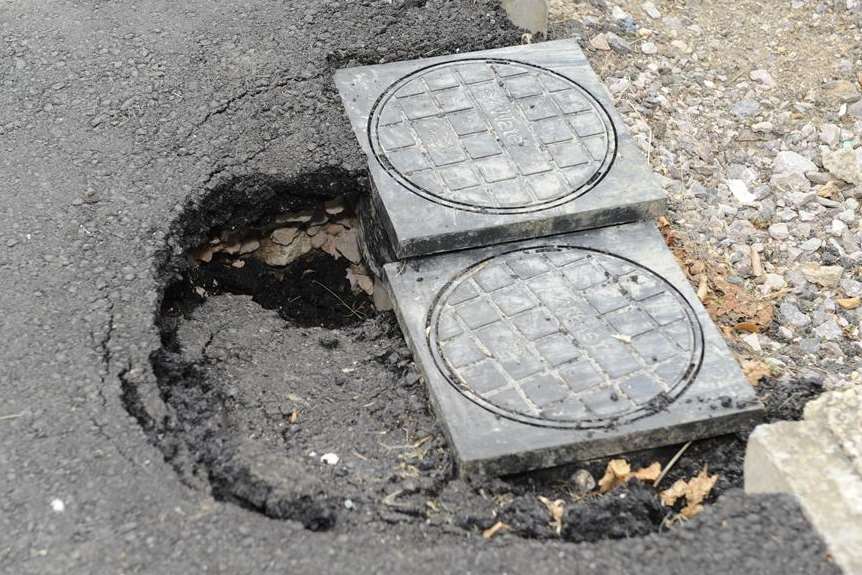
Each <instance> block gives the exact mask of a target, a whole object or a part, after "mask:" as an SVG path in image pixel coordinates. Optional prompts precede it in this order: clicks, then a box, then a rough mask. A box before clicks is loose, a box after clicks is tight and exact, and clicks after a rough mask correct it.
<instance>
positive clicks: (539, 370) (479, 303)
mask: <svg viewBox="0 0 862 575" xmlns="http://www.w3.org/2000/svg"><path fill="white" fill-rule="evenodd" d="M511 264H515V266H514V267H513V266H512V265H511ZM639 278H640V279H639ZM459 306H464V307H460V308H459ZM450 310H455V311H453V312H452V313H450ZM461 310H463V311H461ZM483 314H484V315H483ZM489 314H490V315H489ZM590 314H592V317H591V316H590ZM494 317H496V319H492V318H494ZM543 322H544V323H543ZM570 328H575V329H570ZM577 328H580V330H581V331H578V329H577ZM603 331H604V332H606V333H604V334H603V333H602V332H603ZM612 331H617V332H618V333H617V334H611V335H608V333H609V332H612ZM591 333H592V335H591ZM426 334H427V340H428V347H429V349H430V351H431V354H432V357H433V360H434V362H435V364H436V367H437V369H438V370H439V372H440V373H441V374H442V375H443V376H444V378H445V379H446V381H447V382H448V383H449V384H450V385H451V386H452V387H453V388H455V389H456V390H457V391H458V392H459V393H460V394H462V395H463V396H464V397H466V398H467V399H469V400H470V401H472V402H474V403H476V404H477V405H479V406H481V407H483V408H484V409H486V410H488V411H490V412H492V413H495V414H497V415H499V416H502V417H505V418H508V419H511V420H514V421H518V422H521V423H526V424H530V425H535V426H541V427H553V428H563V429H589V428H606V427H609V426H612V425H617V424H624V423H629V422H632V421H634V420H636V419H640V418H641V417H645V416H648V415H650V414H652V413H654V412H655V411H657V410H659V409H661V408H663V407H666V406H667V405H668V404H670V403H672V402H673V401H675V400H676V399H677V398H678V397H679V396H680V395H681V394H682V393H683V392H684V391H685V389H686V388H687V387H688V386H689V385H690V384H691V383H692V382H693V381H694V379H695V377H696V376H697V373H698V371H699V369H700V366H701V364H702V362H703V354H704V335H703V330H702V326H701V325H700V322H699V321H698V319H697V315H696V312H695V310H694V309H693V307H692V306H691V304H690V303H689V302H688V300H686V298H685V297H684V296H683V295H682V293H681V292H680V291H679V290H678V289H677V288H676V287H675V286H673V285H672V284H671V283H670V282H669V281H668V280H666V279H665V278H664V277H662V276H661V275H660V274H658V273H656V272H654V271H652V270H650V269H649V268H647V267H646V266H643V265H641V264H638V263H637V262H634V261H632V260H630V259H628V258H625V257H623V256H619V255H616V254H613V253H610V252H606V251H602V250H598V249H594V248H585V247H579V246H575V245H551V246H540V247H527V248H519V249H514V250H511V251H508V252H503V253H500V254H497V255H494V256H491V257H488V258H486V259H484V260H482V261H480V262H478V263H475V264H473V265H471V266H469V267H467V268H466V269H464V270H462V271H461V272H460V273H459V274H458V275H457V276H455V277H454V278H453V279H452V280H451V281H450V282H449V283H447V284H446V286H445V287H444V288H443V289H441V290H440V291H439V292H438V294H437V296H436V298H435V299H434V301H433V303H432V305H431V308H430V310H429V312H428V315H427V318H426ZM462 338H467V340H465V339H462ZM680 338H682V339H683V340H684V341H686V342H687V344H688V349H686V347H685V346H684V345H680V344H679V343H678V342H679V341H680ZM468 340H470V341H471V342H472V344H475V348H477V349H478V350H479V353H477V352H476V351H475V350H474V351H473V352H472V353H473V355H472V356H471V352H470V350H469V343H470V342H469V341H468ZM453 342H455V343H453ZM495 343H496V344H500V345H502V346H504V349H505V353H504V354H501V353H499V352H495V351H494V350H492V349H490V348H491V347H492V346H493V345H494V344H495ZM449 344H453V345H455V344H457V345H459V346H460V347H459V348H458V349H457V351H453V352H451V353H450V352H449V351H447V350H446V349H444V346H447V345H449ZM668 344H670V346H669V345H668ZM450 349H454V348H450ZM465 350H466V351H465ZM482 350H484V351H482ZM523 350H527V351H526V353H522V351H523ZM671 352H672V353H671ZM649 353H653V354H655V355H651V356H650V355H648V354H649ZM666 354H670V355H666ZM631 361H635V362H640V363H639V367H635V366H634V364H631V366H630V367H628V368H627V367H626V362H631ZM650 362H652V364H651V363H650ZM533 363H535V365H533ZM626 369H628V371H626ZM566 370H568V371H566ZM468 379H469V380H470V381H467V380H468ZM500 381H504V382H505V383H504V384H503V385H500V384H499V382H500ZM586 382H592V383H590V384H589V385H585V383H586ZM558 384H559V385H560V386H559V387H557V385H558ZM495 386H496V387H495ZM483 387H484V391H483V389H482V388H483ZM579 387H581V388H580V389H579ZM656 390H660V391H656ZM536 394H538V395H536ZM612 396H615V399H614V398H612ZM536 397H540V398H541V402H544V403H537V402H534V400H535V398H536ZM602 397H604V400H603V401H602V400H601V398H602ZM536 401H538V400H536ZM622 406H626V407H622Z"/></svg>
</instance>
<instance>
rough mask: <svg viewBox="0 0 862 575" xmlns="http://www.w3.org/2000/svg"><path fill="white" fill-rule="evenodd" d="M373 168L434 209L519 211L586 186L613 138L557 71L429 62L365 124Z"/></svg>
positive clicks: (613, 145) (604, 167)
mask: <svg viewBox="0 0 862 575" xmlns="http://www.w3.org/2000/svg"><path fill="white" fill-rule="evenodd" d="M367 137H368V140H369V142H370V143H371V149H372V154H373V156H374V158H375V161H377V162H378V163H379V164H380V166H381V167H382V168H383V169H384V170H385V171H386V172H387V173H388V174H389V176H391V177H392V178H393V179H394V180H395V181H397V182H398V183H400V184H401V185H402V186H403V187H404V188H406V189H407V190H409V191H411V192H413V193H415V194H417V195H419V196H421V197H423V198H425V199H427V200H429V201H431V202H434V203H437V204H440V205H444V206H448V207H451V208H456V209H460V210H466V211H471V212H478V213H488V214H519V213H530V212H537V211H541V210H546V209H549V208H552V207H556V206H559V205H562V204H565V203H567V202H570V201H572V200H574V199H576V198H577V197H580V196H582V195H583V194H585V193H587V192H588V191H589V190H591V189H592V188H593V187H595V186H596V185H597V184H598V183H599V182H600V181H601V180H602V179H603V178H604V177H605V175H606V174H607V173H608V171H609V169H610V167H611V165H612V164H613V162H614V160H615V158H616V153H617V147H618V142H617V131H616V126H615V125H614V123H613V121H612V119H611V117H610V115H609V113H608V111H607V110H606V109H605V107H604V106H603V105H602V103H601V102H600V101H599V100H598V99H597V98H596V97H595V96H594V95H593V94H592V93H590V92H589V90H587V89H586V88H584V87H583V86H581V85H580V84H579V83H577V82H575V81H574V80H572V79H571V78H568V77H566V76H564V75H562V74H560V73H558V72H555V71H553V70H549V69H547V68H545V67H542V66H538V65H535V64H529V63H525V62H521V61H518V60H514V59H509V58H495V57H484V58H483V57H477V58H461V59H458V60H453V61H447V62H441V63H437V64H432V65H429V66H426V67H423V68H420V69H418V70H415V71H413V72H411V73H409V74H407V75H406V76H403V77H402V78H400V79H399V80H397V81H395V82H394V83H393V84H392V85H390V86H389V88H387V89H386V90H385V91H384V92H383V93H382V94H381V95H380V96H379V97H378V99H377V101H376V102H375V103H374V105H373V107H372V111H371V114H370V115H369V117H368V124H367Z"/></svg>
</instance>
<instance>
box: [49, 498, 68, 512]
mask: <svg viewBox="0 0 862 575" xmlns="http://www.w3.org/2000/svg"><path fill="white" fill-rule="evenodd" d="M51 510H52V511H53V512H54V513H62V512H63V511H65V510H66V504H65V503H63V500H62V499H52V500H51Z"/></svg>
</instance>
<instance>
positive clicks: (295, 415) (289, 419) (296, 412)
mask: <svg viewBox="0 0 862 575" xmlns="http://www.w3.org/2000/svg"><path fill="white" fill-rule="evenodd" d="M297 421H299V410H298V409H294V410H293V411H291V412H290V415H289V416H288V417H287V422H288V423H291V424H293V423H296V422H297Z"/></svg>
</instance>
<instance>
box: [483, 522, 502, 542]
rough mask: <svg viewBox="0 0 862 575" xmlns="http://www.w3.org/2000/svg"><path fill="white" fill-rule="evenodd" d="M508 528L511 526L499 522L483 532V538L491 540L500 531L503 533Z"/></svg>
mask: <svg viewBox="0 0 862 575" xmlns="http://www.w3.org/2000/svg"><path fill="white" fill-rule="evenodd" d="M508 528H509V526H508V525H507V524H506V523H503V522H502V521H497V522H496V523H494V524H493V525H492V526H491V527H488V528H487V529H485V530H484V531H482V537H484V538H485V539H491V538H492V537H494V535H496V534H497V533H499V532H500V531H503V530H504V529H508Z"/></svg>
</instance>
